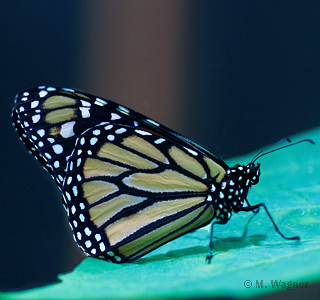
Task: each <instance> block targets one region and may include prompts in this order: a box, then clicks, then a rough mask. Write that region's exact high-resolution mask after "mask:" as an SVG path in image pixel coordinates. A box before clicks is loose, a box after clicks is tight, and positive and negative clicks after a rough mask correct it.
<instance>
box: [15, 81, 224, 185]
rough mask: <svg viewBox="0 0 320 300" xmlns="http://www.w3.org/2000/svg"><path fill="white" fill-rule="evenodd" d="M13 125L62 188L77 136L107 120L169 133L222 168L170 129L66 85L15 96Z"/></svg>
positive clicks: (167, 134) (171, 136)
mask: <svg viewBox="0 0 320 300" xmlns="http://www.w3.org/2000/svg"><path fill="white" fill-rule="evenodd" d="M12 115H13V121H14V126H15V128H16V129H17V132H18V134H19V135H20V137H21V139H22V140H23V142H24V143H25V145H26V146H27V148H28V149H29V151H30V152H31V153H32V154H33V155H34V156H35V157H36V158H37V159H38V160H39V161H40V163H41V164H42V165H43V167H44V168H45V169H47V170H48V171H49V173H50V174H51V175H52V176H53V178H54V179H55V180H56V182H57V184H58V186H59V187H60V188H61V185H62V182H63V180H64V178H65V167H66V164H67V161H68V157H69V156H70V154H71V152H72V150H73V148H74V144H75V141H76V138H77V137H78V136H79V135H80V134H81V133H82V132H83V131H85V130H87V129H88V128H90V127H92V126H95V125H97V124H100V123H101V122H103V121H108V122H110V123H111V124H122V125H128V126H132V127H138V126H144V128H145V129H146V130H148V131H150V132H156V133H157V134H158V135H163V136H168V137H170V138H171V139H172V140H175V141H176V142H177V143H181V144H183V145H184V146H186V147H191V149H192V148H194V149H197V151H200V152H202V153H204V154H205V155H206V156H208V157H209V158H210V159H212V160H213V161H215V162H217V163H218V164H219V165H221V166H223V167H224V168H225V169H226V168H228V166H227V165H226V164H225V163H224V162H223V161H222V160H220V159H219V158H218V157H216V156H214V155H212V154H211V153H210V152H208V151H207V150H205V149H204V148H202V147H201V146H199V145H197V144H196V143H194V142H192V141H190V140H188V139H187V138H185V137H183V136H181V135H179V134H177V133H176V132H174V131H172V130H170V129H169V128H167V127H165V126H163V125H160V124H158V123H157V122H155V121H153V120H151V119H149V118H147V117H145V116H143V115H142V114H140V113H138V112H135V111H134V110H131V109H129V108H126V107H124V106H121V105H119V104H117V103H115V102H112V101H110V100H106V99H101V98H98V97H96V96H92V95H90V94H87V93H83V92H80V91H76V90H73V89H67V88H55V87H45V86H41V87H37V88H34V89H29V90H25V91H23V92H21V93H19V94H18V95H17V96H16V99H15V103H14V109H13V114H12Z"/></svg>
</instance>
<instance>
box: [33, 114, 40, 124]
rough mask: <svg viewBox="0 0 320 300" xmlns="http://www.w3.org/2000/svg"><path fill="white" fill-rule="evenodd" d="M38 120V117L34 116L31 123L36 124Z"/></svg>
mask: <svg viewBox="0 0 320 300" xmlns="http://www.w3.org/2000/svg"><path fill="white" fill-rule="evenodd" d="M39 120H40V115H34V116H32V122H33V123H38V122H39Z"/></svg>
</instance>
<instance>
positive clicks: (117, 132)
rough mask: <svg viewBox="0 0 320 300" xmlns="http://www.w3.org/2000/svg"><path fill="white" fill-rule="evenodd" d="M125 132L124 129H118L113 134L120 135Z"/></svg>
mask: <svg viewBox="0 0 320 300" xmlns="http://www.w3.org/2000/svg"><path fill="white" fill-rule="evenodd" d="M126 131H127V129H125V128H119V129H117V130H116V131H115V133H116V134H121V133H124V132H126Z"/></svg>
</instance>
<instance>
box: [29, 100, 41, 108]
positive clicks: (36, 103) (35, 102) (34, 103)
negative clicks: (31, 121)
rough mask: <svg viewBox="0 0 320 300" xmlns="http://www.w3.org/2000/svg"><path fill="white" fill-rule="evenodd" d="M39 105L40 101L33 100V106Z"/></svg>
mask: <svg viewBox="0 0 320 300" xmlns="http://www.w3.org/2000/svg"><path fill="white" fill-rule="evenodd" d="M38 105H39V101H32V102H31V108H36V107H37V106H38Z"/></svg>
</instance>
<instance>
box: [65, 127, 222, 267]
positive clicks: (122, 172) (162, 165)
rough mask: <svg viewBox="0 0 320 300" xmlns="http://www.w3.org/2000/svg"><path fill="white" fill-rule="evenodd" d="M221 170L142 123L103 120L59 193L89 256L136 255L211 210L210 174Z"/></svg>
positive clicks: (77, 153)
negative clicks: (144, 126)
mask: <svg viewBox="0 0 320 300" xmlns="http://www.w3.org/2000/svg"><path fill="white" fill-rule="evenodd" d="M224 174H225V170H224V169H223V168H222V167H221V166H219V165H218V164H216V163H214V162H212V161H209V159H208V158H207V157H205V156H203V155H202V154H201V153H199V152H195V151H194V150H191V149H188V148H185V147H183V146H181V145H180V144H178V143H176V142H175V141H172V140H170V139H168V138H164V137H162V136H160V135H157V134H155V133H151V132H149V131H147V130H144V129H143V128H141V127H137V128H134V127H131V126H128V125H120V124H110V123H108V122H103V123H102V124H101V125H97V126H94V127H92V128H90V129H88V130H86V131H85V132H83V133H82V134H81V135H80V136H79V137H78V139H77V141H76V144H75V148H74V150H73V152H72V154H71V157H70V158H69V161H68V165H67V169H66V178H65V181H64V184H63V193H64V198H65V202H66V206H67V211H68V215H69V222H70V225H71V227H72V229H73V232H74V237H75V239H76V241H77V243H78V244H79V245H80V246H81V247H82V249H83V250H84V251H85V253H87V254H88V255H92V256H98V257H103V258H105V259H111V260H112V261H114V262H125V261H131V260H135V259H137V258H139V257H141V256H142V255H144V254H146V253H148V252H150V251H152V250H153V249H155V248H157V247H159V246H161V245H162V244H164V243H166V242H168V241H170V240H172V239H174V238H176V237H178V236H180V235H182V234H185V233H186V232H188V231H190V230H194V229H196V228H198V227H201V226H204V225H205V224H207V223H209V222H210V221H211V220H212V219H213V218H214V216H215V213H214V210H213V207H212V199H211V198H210V197H208V196H209V192H210V189H211V182H210V178H212V176H214V177H215V176H217V177H216V178H217V179H216V180H217V181H219V180H221V179H222V177H223V176H224Z"/></svg>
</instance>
